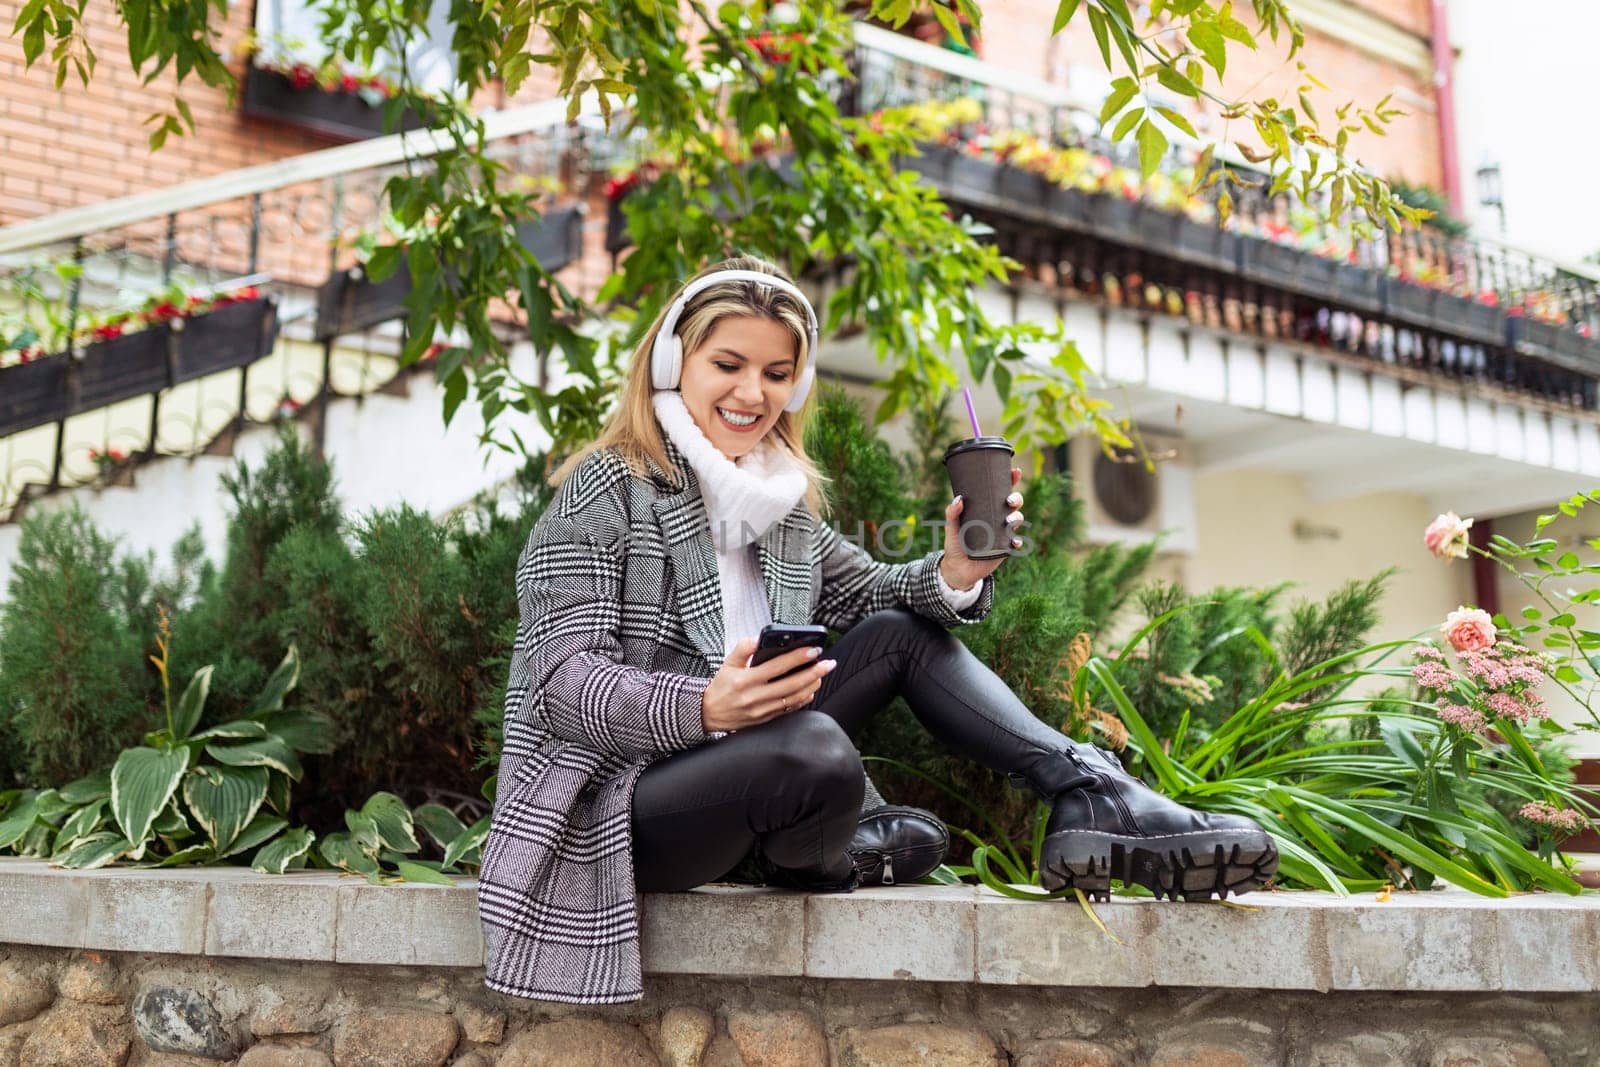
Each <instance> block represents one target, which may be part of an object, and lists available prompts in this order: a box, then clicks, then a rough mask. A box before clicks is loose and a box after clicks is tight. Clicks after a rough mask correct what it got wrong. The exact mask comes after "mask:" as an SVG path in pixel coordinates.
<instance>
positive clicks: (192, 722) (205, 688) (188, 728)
mask: <svg viewBox="0 0 1600 1067" xmlns="http://www.w3.org/2000/svg"><path fill="white" fill-rule="evenodd" d="M210 692H211V667H210V666H209V665H207V666H205V667H201V668H200V669H199V670H197V671H195V672H194V677H193V678H190V679H189V685H188V686H187V687H186V688H185V689H184V691H183V697H182V698H181V699H180V700H179V701H178V706H177V707H176V708H173V709H172V732H173V735H174V736H173V738H172V739H173V740H174V741H182V740H183V739H184V738H186V737H188V736H189V735H190V734H192V733H194V728H195V727H196V726H199V725H200V717H201V716H202V715H204V714H205V710H206V694H208V693H210Z"/></svg>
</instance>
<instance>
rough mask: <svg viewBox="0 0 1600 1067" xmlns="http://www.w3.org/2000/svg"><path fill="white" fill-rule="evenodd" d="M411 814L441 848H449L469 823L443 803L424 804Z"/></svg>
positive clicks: (464, 831)
mask: <svg viewBox="0 0 1600 1067" xmlns="http://www.w3.org/2000/svg"><path fill="white" fill-rule="evenodd" d="M411 814H412V818H413V819H415V820H416V823H417V825H418V826H421V827H422V829H423V830H424V831H426V832H427V835H428V837H429V838H430V839H431V840H432V841H433V843H434V844H436V845H438V846H439V847H440V848H449V847H450V842H452V841H454V840H455V839H456V838H458V837H460V836H461V835H462V834H464V833H466V831H467V824H466V823H464V822H462V821H461V820H460V819H459V818H458V817H457V816H456V813H455V812H453V811H451V810H450V809H449V808H447V807H445V806H444V805H442V804H423V805H421V806H420V807H418V808H417V810H416V811H414V812H412V813H411Z"/></svg>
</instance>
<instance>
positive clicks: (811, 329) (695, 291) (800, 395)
mask: <svg viewBox="0 0 1600 1067" xmlns="http://www.w3.org/2000/svg"><path fill="white" fill-rule="evenodd" d="M730 281H744V282H755V283H757V284H758V285H770V286H772V287H773V288H774V289H781V290H782V291H784V292H786V293H788V294H789V295H790V296H792V297H794V298H795V299H796V300H798V301H799V302H800V306H801V307H803V308H805V309H806V333H807V342H806V365H805V369H803V370H802V371H801V372H800V375H799V379H798V381H797V382H796V383H795V387H794V395H793V396H791V397H790V398H789V402H788V403H787V404H785V405H784V408H783V410H785V411H799V410H800V408H801V406H802V405H804V404H805V402H806V394H807V393H809V392H811V380H812V379H813V378H814V377H816V367H817V335H818V334H819V333H820V330H819V329H818V326H817V313H816V311H815V310H813V309H812V307H811V301H809V300H807V299H806V294H804V293H802V292H801V291H800V290H799V288H797V287H796V286H794V285H792V284H790V283H789V282H786V281H784V280H783V279H782V278H779V277H777V276H776V275H773V274H763V273H762V272H760V271H754V270H719V271H717V272H716V273H714V274H707V275H706V276H705V277H703V278H697V279H696V280H694V281H692V282H690V283H689V284H688V286H687V287H685V288H684V290H683V292H682V293H680V294H679V295H678V299H676V300H674V301H673V302H672V306H671V307H669V308H667V314H666V316H665V317H664V318H662V320H661V329H660V330H658V331H656V340H655V345H654V347H652V348H651V350H650V378H651V384H652V385H654V386H655V387H656V388H657V389H663V390H665V389H676V388H677V387H678V380H679V377H680V376H681V375H682V374H683V339H682V338H680V337H679V336H678V318H679V317H680V316H681V315H682V314H683V309H684V308H685V307H687V306H688V303H689V301H690V300H692V299H694V298H695V297H696V296H698V295H699V294H700V293H702V292H704V291H705V290H707V289H709V288H710V287H711V286H713V285H720V284H721V283H723V282H730Z"/></svg>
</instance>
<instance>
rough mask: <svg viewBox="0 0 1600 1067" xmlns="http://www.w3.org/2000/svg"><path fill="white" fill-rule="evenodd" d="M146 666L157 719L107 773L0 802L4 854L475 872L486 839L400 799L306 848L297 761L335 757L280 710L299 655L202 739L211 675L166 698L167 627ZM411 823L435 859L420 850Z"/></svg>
mask: <svg viewBox="0 0 1600 1067" xmlns="http://www.w3.org/2000/svg"><path fill="white" fill-rule="evenodd" d="M156 645H157V650H158V652H157V654H156V655H154V656H152V657H151V661H152V662H153V663H154V664H155V666H156V669H157V671H158V672H159V673H160V677H161V685H162V692H163V697H164V709H165V722H164V724H163V725H162V727H161V728H160V729H157V730H154V731H152V732H150V733H148V734H146V735H145V737H144V744H143V745H140V746H137V747H134V748H129V749H126V750H124V751H123V752H122V753H121V754H120V755H119V756H118V757H117V759H116V761H115V763H113V764H112V766H111V767H110V768H109V769H108V770H104V771H101V772H98V773H95V774H91V775H88V776H86V777H84V778H80V779H78V780H77V781H74V782H71V783H69V784H67V785H64V786H62V787H60V788H59V789H42V790H33V789H29V790H18V789H13V790H8V791H6V792H3V793H0V850H7V851H11V852H13V853H15V854H17V855H22V856H36V857H41V858H48V859H49V860H50V861H51V862H52V863H53V864H55V865H57V866H61V867H75V868H84V869H87V868H93V867H102V866H105V865H106V864H109V863H113V862H116V861H118V860H126V861H129V862H130V863H132V864H134V865H136V866H144V867H170V866H177V865H180V864H208V863H221V862H224V861H229V860H235V861H242V860H243V858H244V857H245V856H246V855H247V854H248V855H249V856H250V865H251V866H252V867H253V868H254V869H255V870H257V871H261V872H263V873H270V874H282V873H283V872H284V871H286V870H291V869H299V868H304V867H307V866H321V867H330V868H338V869H343V870H347V871H351V872H354V873H358V874H362V875H365V876H366V877H367V878H368V879H369V880H370V881H374V882H376V881H380V880H394V879H396V878H408V879H411V880H414V881H435V882H437V881H444V882H446V883H448V879H447V878H446V877H445V874H444V872H445V871H450V870H457V871H459V870H461V869H463V868H470V867H471V866H473V865H475V864H476V863H477V862H478V854H479V846H480V845H481V844H482V841H483V837H484V835H485V834H486V833H487V830H488V820H487V819H484V820H482V821H480V822H479V823H478V824H477V825H474V826H473V827H471V828H468V827H465V826H463V825H462V824H461V821H460V820H459V819H458V818H456V816H455V815H454V814H453V813H452V812H450V811H449V810H448V809H446V808H444V807H442V806H440V805H437V804H428V805H423V806H422V807H420V808H418V809H417V810H416V812H412V811H411V810H410V809H409V808H408V807H407V806H406V805H405V803H404V802H403V801H401V800H400V798H398V797H396V796H394V795H393V794H390V793H375V794H373V796H372V797H371V798H370V799H369V800H368V801H367V802H366V803H365V804H364V805H363V806H362V808H361V810H360V811H353V812H347V813H346V815H345V820H346V823H347V824H348V826H349V832H348V833H336V834H330V835H328V836H327V837H325V838H324V839H323V840H322V842H321V843H320V847H319V848H318V849H317V850H316V851H315V852H313V849H312V846H313V845H314V844H316V843H317V841H316V834H315V833H314V832H313V831H312V830H310V829H308V828H305V827H292V828H291V827H290V824H289V819H288V815H289V804H290V794H291V791H292V789H293V786H294V783H295V782H297V781H298V780H299V779H300V777H301V774H302V768H301V764H300V758H299V757H300V755H301V754H306V753H326V752H329V751H331V750H332V747H333V742H332V738H333V730H332V724H331V723H330V722H329V720H328V719H327V718H326V717H325V716H323V715H322V714H321V713H319V712H316V711H310V710H304V709H298V710H288V709H285V708H284V697H285V696H286V695H287V694H288V693H289V692H290V691H291V690H293V689H294V687H295V683H296V681H298V678H299V673H300V659H299V655H298V653H297V652H296V650H295V649H294V648H293V647H292V646H291V647H290V649H289V651H288V653H287V654H286V655H285V656H284V658H283V661H282V662H281V663H280V664H279V665H278V668H277V669H276V670H275V671H273V672H272V674H271V675H270V676H269V677H268V678H267V681H266V683H265V685H264V686H263V687H262V689H261V691H260V693H259V694H258V695H257V696H256V698H255V700H254V701H253V702H252V703H251V704H250V705H249V706H248V707H247V708H246V709H245V710H244V712H243V713H242V715H241V716H240V717H239V718H237V719H233V720H231V721H228V722H224V723H220V724H218V725H215V726H211V727H209V728H207V729H204V730H201V729H199V726H200V724H201V722H202V721H204V718H205V705H206V697H207V694H208V691H209V688H210V683H211V674H212V668H211V667H210V666H206V667H202V668H201V669H200V670H198V671H196V672H195V674H194V676H193V677H192V678H191V679H190V681H189V684H188V685H187V687H185V689H184V691H183V694H182V695H181V696H180V697H179V698H178V699H177V700H176V702H174V700H173V699H172V685H171V679H170V678H169V676H168V661H169V658H170V648H171V630H170V628H169V627H168V626H167V624H166V621H165V619H163V623H162V628H161V634H160V636H158V637H157V639H156ZM418 824H420V825H421V826H422V828H423V829H424V831H425V832H426V833H427V835H428V836H429V837H430V838H431V839H432V840H433V841H434V842H435V843H436V844H437V845H438V847H439V848H440V849H441V850H442V851H443V853H444V858H443V860H442V861H432V860H427V859H423V858H420V857H417V856H414V855H412V854H413V853H417V852H419V851H420V850H421V847H422V845H421V842H420V841H418V839H417V837H416V827H417V825H418Z"/></svg>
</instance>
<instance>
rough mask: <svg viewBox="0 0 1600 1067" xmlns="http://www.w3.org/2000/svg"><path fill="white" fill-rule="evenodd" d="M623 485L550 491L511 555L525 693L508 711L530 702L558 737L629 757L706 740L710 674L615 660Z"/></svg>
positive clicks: (524, 708) (522, 710)
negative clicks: (546, 505)
mask: <svg viewBox="0 0 1600 1067" xmlns="http://www.w3.org/2000/svg"><path fill="white" fill-rule="evenodd" d="M579 475H580V472H579V471H575V472H574V473H573V475H572V476H571V478H569V480H568V481H569V483H570V482H571V481H572V479H576V478H578V477H579ZM563 488H564V489H565V488H567V486H566V485H564V486H563ZM625 491H626V490H625V487H623V486H620V485H614V486H613V487H612V490H611V491H609V492H600V493H594V494H581V495H580V494H567V493H558V494H557V498H556V501H555V502H553V503H552V505H551V507H550V509H549V510H548V511H546V512H545V514H544V515H543V516H542V517H541V518H540V519H539V521H538V523H537V524H535V526H534V528H533V533H532V534H531V535H530V536H529V538H528V544H527V546H526V547H525V548H524V549H523V551H522V555H521V557H520V558H519V560H518V562H517V603H518V610H519V614H520V618H519V624H518V627H517V645H518V649H519V651H522V652H524V653H525V654H526V656H527V661H528V673H527V678H526V682H527V686H528V692H527V696H526V699H524V700H523V701H522V702H521V706H520V707H519V708H517V709H515V711H514V712H513V714H515V715H516V716H518V717H523V716H527V715H530V714H532V713H533V710H534V709H537V711H538V713H539V715H540V718H541V719H542V721H543V723H544V725H545V726H546V727H547V728H548V729H549V730H550V732H551V733H553V734H555V735H556V736H557V737H559V738H562V739H563V740H566V741H572V742H576V743H577V744H581V745H583V746H585V747H588V748H591V749H595V750H597V751H600V752H614V753H618V754H621V755H624V756H627V757H629V758H639V757H649V756H656V755H660V754H662V753H666V752H674V751H678V750H680V749H686V748H693V747H694V746H696V745H699V744H701V743H703V742H704V741H706V740H707V739H708V738H707V734H706V731H705V727H704V723H703V721H702V719H701V698H702V696H703V695H704V693H705V689H706V686H707V685H708V684H710V681H711V679H709V678H697V677H693V676H691V675H685V674H672V673H668V672H665V671H647V670H644V669H642V668H639V667H632V666H628V665H627V664H624V663H623V662H622V644H621V641H620V640H619V638H618V635H619V633H620V632H621V626H622V607H623V605H622V595H623V593H622V576H623V567H622V559H623V553H624V551H625V550H626V545H627V531H628V520H627V510H626V506H625V504H624V499H625V498H624V495H623V494H624V493H625ZM574 498H577V500H575V499H574ZM578 500H581V503H579V502H577V501H578ZM535 695H537V699H535Z"/></svg>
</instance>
